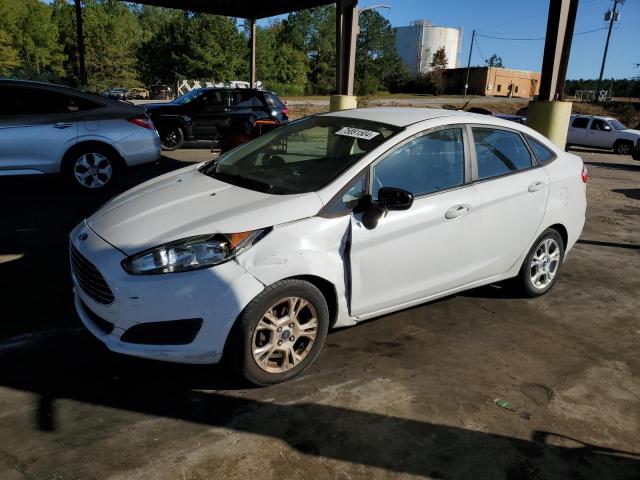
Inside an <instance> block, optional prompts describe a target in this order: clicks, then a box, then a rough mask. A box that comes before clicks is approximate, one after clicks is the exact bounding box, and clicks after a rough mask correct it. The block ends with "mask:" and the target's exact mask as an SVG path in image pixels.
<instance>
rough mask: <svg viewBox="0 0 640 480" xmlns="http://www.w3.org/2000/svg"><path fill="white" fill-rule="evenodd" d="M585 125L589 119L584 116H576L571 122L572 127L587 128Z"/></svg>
mask: <svg viewBox="0 0 640 480" xmlns="http://www.w3.org/2000/svg"><path fill="white" fill-rule="evenodd" d="M587 125H589V119H588V118H585V117H576V118H574V119H573V123H572V124H571V126H572V127H573V128H587Z"/></svg>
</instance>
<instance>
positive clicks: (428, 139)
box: [372, 128, 464, 198]
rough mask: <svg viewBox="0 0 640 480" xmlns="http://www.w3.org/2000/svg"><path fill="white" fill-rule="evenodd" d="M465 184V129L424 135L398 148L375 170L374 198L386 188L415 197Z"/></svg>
mask: <svg viewBox="0 0 640 480" xmlns="http://www.w3.org/2000/svg"><path fill="white" fill-rule="evenodd" d="M463 183H464V144H463V140H462V129H461V128H447V129H443V130H437V131H435V132H433V133H428V134H426V135H422V136H421V137H418V138H416V139H414V140H412V141H410V142H409V143H406V144H404V145H402V146H401V147H398V148H397V149H396V150H394V151H393V152H391V153H390V154H389V155H388V156H387V157H385V158H384V159H383V160H382V161H380V162H379V163H378V164H376V165H375V166H374V167H373V189H372V196H373V197H374V198H377V195H378V190H379V189H380V188H382V187H396V188H402V189H404V190H407V191H409V192H411V193H412V194H413V195H415V196H420V195H425V194H428V193H433V192H437V191H439V190H445V189H447V188H451V187H456V186H459V185H462V184H463Z"/></svg>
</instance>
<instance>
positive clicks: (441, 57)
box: [429, 47, 449, 95]
mask: <svg viewBox="0 0 640 480" xmlns="http://www.w3.org/2000/svg"><path fill="white" fill-rule="evenodd" d="M448 63H449V61H448V59H447V52H446V51H445V49H444V47H440V48H439V49H437V50H436V51H435V53H434V54H433V58H432V59H431V63H430V66H431V72H429V76H430V77H431V82H432V84H433V89H434V92H433V93H435V94H436V95H441V94H442V93H444V89H445V81H444V74H443V72H444V70H445V69H446V68H447V64H448Z"/></svg>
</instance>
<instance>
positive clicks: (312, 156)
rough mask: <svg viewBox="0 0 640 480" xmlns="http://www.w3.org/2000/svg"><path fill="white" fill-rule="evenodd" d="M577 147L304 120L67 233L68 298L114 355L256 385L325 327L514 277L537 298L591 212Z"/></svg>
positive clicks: (313, 347)
mask: <svg viewBox="0 0 640 480" xmlns="http://www.w3.org/2000/svg"><path fill="white" fill-rule="evenodd" d="M586 181H587V173H586V169H585V168H584V165H583V163H582V160H581V159H580V157H578V156H576V155H573V154H570V153H566V152H564V151H562V150H561V149H559V148H557V147H556V146H554V145H553V144H551V143H550V142H549V140H547V139H546V138H545V137H543V136H542V135H540V134H538V133H537V132H535V131H534V130H532V129H530V128H528V127H526V126H523V125H518V124H517V123H513V122H507V121H504V120H500V119H496V118H493V117H484V116H480V115H473V114H468V113H466V112H457V111H447V110H437V109H422V108H419V109H408V108H405V109H390V108H370V109H360V110H358V109H355V110H346V111H342V112H335V113H327V114H322V115H316V116H311V117H307V118H305V119H302V120H299V121H297V122H293V123H290V124H288V125H285V126H282V127H280V128H278V129H275V130H273V131H271V132H268V133H266V134H265V135H263V136H262V137H260V138H258V139H256V140H253V141H252V142H250V143H248V144H246V145H244V146H242V147H241V148H238V149H235V150H233V151H231V152H228V153H227V154H224V155H223V156H222V157H221V158H220V159H219V160H215V161H210V162H207V163H204V164H200V165H193V166H189V167H186V168H183V169H180V170H177V171H174V172H171V173H169V174H166V175H163V176H161V177H158V178H156V179H153V180H151V181H149V182H147V183H144V184H142V185H139V186H137V187H135V188H133V189H132V190H129V191H128V192H125V193H123V194H122V195H120V196H118V197H116V198H114V199H113V200H111V201H110V202H109V203H108V204H106V205H105V206H104V207H102V208H101V209H100V210H98V211H97V212H96V213H95V214H94V215H92V216H91V217H89V218H88V219H86V220H85V221H83V222H82V223H80V224H79V225H78V226H77V227H76V228H75V229H74V230H73V231H72V232H71V233H70V243H71V245H70V249H71V260H72V271H73V282H74V286H75V305H76V309H77V311H78V314H79V316H80V318H81V319H82V321H83V322H84V324H85V325H86V327H87V328H88V329H89V330H90V331H91V332H92V333H93V334H94V335H95V336H96V337H97V338H98V339H100V340H101V341H102V342H104V343H105V344H106V345H107V347H108V348H110V349H111V350H113V351H116V352H121V353H125V354H129V355H135V356H140V357H146V358H151V359H158V360H165V361H175V362H184V363H216V362H218V361H220V359H221V358H222V356H223V354H224V355H225V357H226V358H227V359H228V360H229V362H230V363H231V364H233V365H235V366H236V367H237V368H238V369H239V370H240V371H241V372H242V373H243V374H244V376H245V377H246V378H247V379H248V380H249V381H251V382H253V383H255V384H258V385H266V384H272V383H277V382H281V381H284V380H287V379H289V378H291V377H293V376H295V375H297V374H299V373H300V372H302V371H303V370H304V369H305V368H307V367H308V366H309V365H310V364H311V362H313V360H314V359H315V358H316V357H317V356H318V353H319V352H320V350H321V348H322V345H323V343H324V341H325V338H326V335H327V331H328V329H329V328H337V327H344V326H349V325H354V324H356V323H358V322H360V321H364V320H368V319H370V318H374V317H378V316H381V315H385V314H388V313H391V312H395V311H398V310H402V309H405V308H408V307H411V306H413V305H418V304H421V303H424V302H427V301H431V300H434V299H436V298H440V297H445V296H448V295H451V294H454V293H456V292H459V291H462V290H466V289H470V288H474V287H478V286H481V285H486V284H492V283H495V282H499V281H501V280H506V279H511V278H513V279H514V280H513V281H514V282H515V283H516V284H517V285H519V286H520V288H521V290H522V292H524V294H526V295H527V296H531V297H535V296H538V295H542V294H544V293H546V292H548V291H549V290H550V289H551V288H552V286H553V285H554V283H555V282H556V281H557V279H558V275H559V273H560V269H561V266H562V263H563V261H564V259H565V257H566V255H567V253H568V252H569V251H570V250H571V248H572V247H573V245H574V244H575V242H576V240H577V239H578V237H579V235H580V232H581V231H582V227H583V225H584V221H585V210H586V185H585V183H586Z"/></svg>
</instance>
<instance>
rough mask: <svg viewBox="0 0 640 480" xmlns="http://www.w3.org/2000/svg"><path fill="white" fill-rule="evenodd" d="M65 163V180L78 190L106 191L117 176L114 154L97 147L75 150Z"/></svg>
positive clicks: (117, 167)
mask: <svg viewBox="0 0 640 480" xmlns="http://www.w3.org/2000/svg"><path fill="white" fill-rule="evenodd" d="M65 163H66V167H65V169H64V170H66V176H67V179H68V180H69V181H70V182H71V183H72V184H73V185H74V186H75V187H76V188H78V189H80V190H85V191H88V190H106V189H107V188H109V187H111V185H113V184H114V183H115V182H116V179H117V177H118V174H119V164H118V161H117V159H116V157H115V154H114V153H113V152H111V151H110V150H108V149H106V148H102V147H100V146H97V145H96V146H90V147H86V148H83V149H81V150H76V151H75V152H73V153H71V154H69V155H68V160H67V161H66V162H65Z"/></svg>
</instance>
